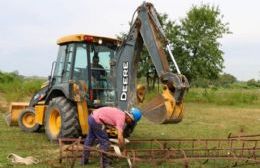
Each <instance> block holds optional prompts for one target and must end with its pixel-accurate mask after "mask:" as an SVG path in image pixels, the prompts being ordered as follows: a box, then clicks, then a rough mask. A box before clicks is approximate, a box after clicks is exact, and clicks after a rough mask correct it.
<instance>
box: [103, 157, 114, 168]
mask: <svg viewBox="0 0 260 168" xmlns="http://www.w3.org/2000/svg"><path fill="white" fill-rule="evenodd" d="M100 161H101V165H102V166H101V167H102V168H112V166H111V160H110V158H109V157H108V156H107V155H105V154H102V157H101V160H100Z"/></svg>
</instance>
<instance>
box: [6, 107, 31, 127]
mask: <svg viewBox="0 0 260 168" xmlns="http://www.w3.org/2000/svg"><path fill="white" fill-rule="evenodd" d="M28 106H29V103H27V102H12V103H11V105H10V108H9V113H8V114H7V115H6V117H5V121H6V123H7V125H8V126H17V125H18V117H19V115H20V113H21V111H22V110H24V109H25V108H27V107H28Z"/></svg>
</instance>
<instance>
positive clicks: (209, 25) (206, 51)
mask: <svg viewBox="0 0 260 168" xmlns="http://www.w3.org/2000/svg"><path fill="white" fill-rule="evenodd" d="M222 18H223V16H222V15H220V11H219V8H218V7H215V6H210V5H205V4H202V5H201V6H199V7H197V6H193V7H192V8H191V10H190V11H189V12H188V13H187V17H186V18H184V19H181V21H180V26H173V28H174V29H173V30H174V31H175V34H176V35H175V36H176V37H174V36H173V35H174V34H168V35H169V37H168V38H169V39H170V40H171V41H173V42H175V51H174V55H176V60H177V62H178V63H179V64H180V65H182V66H180V69H181V71H182V73H183V74H184V75H186V77H187V78H188V79H189V80H190V81H192V80H194V79H198V78H205V79H210V80H212V79H216V78H217V77H218V75H219V73H220V72H222V69H223V67H224V65H223V62H224V60H223V51H222V50H221V49H220V46H221V44H220V43H219V41H218V40H219V39H220V38H222V37H223V35H224V34H228V33H230V31H229V27H228V23H223V21H222ZM174 31H173V32H174ZM173 44H174V43H173Z"/></svg>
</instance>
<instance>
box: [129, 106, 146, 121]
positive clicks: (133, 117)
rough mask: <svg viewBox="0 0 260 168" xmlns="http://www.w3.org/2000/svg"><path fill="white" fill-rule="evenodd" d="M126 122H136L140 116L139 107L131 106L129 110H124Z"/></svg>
mask: <svg viewBox="0 0 260 168" xmlns="http://www.w3.org/2000/svg"><path fill="white" fill-rule="evenodd" d="M126 114H127V115H126V122H127V123H131V122H133V121H134V122H138V121H139V120H140V119H141V118H142V112H141V110H140V109H138V108H136V107H132V108H131V110H130V112H128V111H126Z"/></svg>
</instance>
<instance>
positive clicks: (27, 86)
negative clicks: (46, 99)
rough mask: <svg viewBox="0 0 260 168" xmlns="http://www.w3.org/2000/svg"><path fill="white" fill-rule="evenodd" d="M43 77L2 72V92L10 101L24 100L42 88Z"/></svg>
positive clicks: (0, 75) (0, 81) (0, 76)
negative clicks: (27, 77) (29, 76)
mask: <svg viewBox="0 0 260 168" xmlns="http://www.w3.org/2000/svg"><path fill="white" fill-rule="evenodd" d="M43 81H44V80H42V79H26V78H24V77H22V76H20V75H18V74H17V73H3V72H0V92H1V93H2V94H4V97H5V99H6V100H7V101H8V102H11V101H23V100H25V99H26V98H27V97H30V96H32V94H34V93H35V92H36V91H37V90H39V89H40V87H41V83H43Z"/></svg>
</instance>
